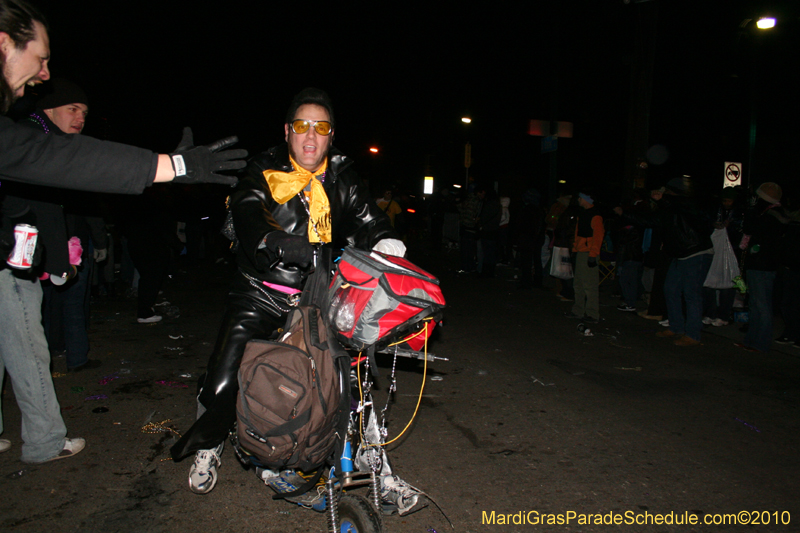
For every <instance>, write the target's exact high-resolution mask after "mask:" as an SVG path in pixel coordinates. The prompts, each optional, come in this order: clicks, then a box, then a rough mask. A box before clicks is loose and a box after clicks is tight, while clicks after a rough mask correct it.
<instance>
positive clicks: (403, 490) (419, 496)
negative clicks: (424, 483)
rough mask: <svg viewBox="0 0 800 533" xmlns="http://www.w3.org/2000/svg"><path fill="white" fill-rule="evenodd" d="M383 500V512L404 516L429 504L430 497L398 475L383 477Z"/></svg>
mask: <svg viewBox="0 0 800 533" xmlns="http://www.w3.org/2000/svg"><path fill="white" fill-rule="evenodd" d="M381 500H382V501H383V503H384V506H383V512H384V513H386V514H394V511H395V510H396V511H397V514H399V515H400V516H404V515H407V514H410V513H413V512H414V511H419V510H420V509H422V508H423V507H427V506H428V498H426V497H425V494H424V493H423V492H422V491H421V490H419V489H418V488H416V487H413V486H411V485H409V484H408V483H406V482H405V481H403V480H402V479H400V478H399V477H398V476H394V475H388V476H383V477H381Z"/></svg>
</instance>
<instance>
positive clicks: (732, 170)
mask: <svg viewBox="0 0 800 533" xmlns="http://www.w3.org/2000/svg"><path fill="white" fill-rule="evenodd" d="M741 184H742V164H741V163H734V162H731V161H725V179H724V183H723V184H722V187H723V188H725V187H736V186H737V185H741Z"/></svg>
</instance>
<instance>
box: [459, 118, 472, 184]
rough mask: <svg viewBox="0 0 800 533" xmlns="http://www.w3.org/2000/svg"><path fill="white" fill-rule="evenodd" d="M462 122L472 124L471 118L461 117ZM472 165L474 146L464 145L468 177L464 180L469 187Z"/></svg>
mask: <svg viewBox="0 0 800 533" xmlns="http://www.w3.org/2000/svg"><path fill="white" fill-rule="evenodd" d="M461 122H463V123H464V124H472V119H471V118H469V117H461ZM470 165H472V145H471V144H469V141H467V144H465V145H464V170H465V171H466V177H465V178H464V186H465V187H469V167H470Z"/></svg>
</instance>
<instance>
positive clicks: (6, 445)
mask: <svg viewBox="0 0 800 533" xmlns="http://www.w3.org/2000/svg"><path fill="white" fill-rule="evenodd" d="M10 449H11V441H10V440H8V439H0V453H3V452H7V451H8V450H10Z"/></svg>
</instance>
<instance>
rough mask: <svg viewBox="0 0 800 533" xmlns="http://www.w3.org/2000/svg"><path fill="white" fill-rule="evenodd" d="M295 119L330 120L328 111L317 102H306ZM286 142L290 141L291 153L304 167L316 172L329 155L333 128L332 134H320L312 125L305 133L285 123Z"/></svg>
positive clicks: (298, 110)
mask: <svg viewBox="0 0 800 533" xmlns="http://www.w3.org/2000/svg"><path fill="white" fill-rule="evenodd" d="M294 120H310V121H313V122H316V121H318V120H324V121H328V122H330V120H331V117H330V116H329V115H328V111H327V110H326V109H325V108H324V107H322V106H318V105H315V104H304V105H301V106H300V107H299V108H298V109H297V113H295V115H294ZM285 130H286V142H288V143H289V153H290V154H291V156H292V157H293V158H294V160H295V161H297V164H299V165H300V166H301V167H303V168H304V169H306V170H308V171H309V172H316V171H317V170H319V169H320V167H321V166H322V163H323V162H324V161H325V158H326V157H327V156H328V150H329V149H330V147H331V142H332V140H333V130H331V133H330V135H320V134H319V133H317V132H316V130H315V129H314V128H313V127H311V128H308V131H307V132H305V133H295V132H294V131H292V126H291V124H286V125H285Z"/></svg>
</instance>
